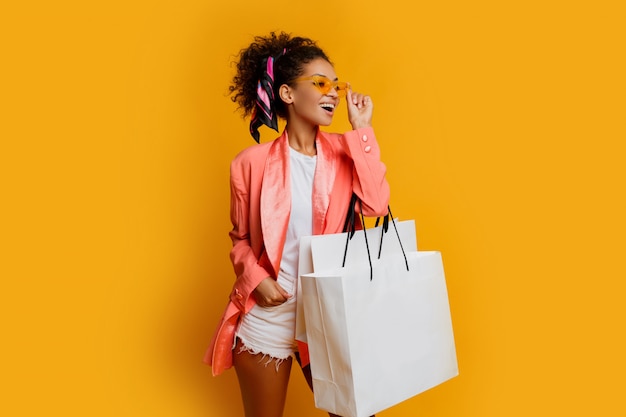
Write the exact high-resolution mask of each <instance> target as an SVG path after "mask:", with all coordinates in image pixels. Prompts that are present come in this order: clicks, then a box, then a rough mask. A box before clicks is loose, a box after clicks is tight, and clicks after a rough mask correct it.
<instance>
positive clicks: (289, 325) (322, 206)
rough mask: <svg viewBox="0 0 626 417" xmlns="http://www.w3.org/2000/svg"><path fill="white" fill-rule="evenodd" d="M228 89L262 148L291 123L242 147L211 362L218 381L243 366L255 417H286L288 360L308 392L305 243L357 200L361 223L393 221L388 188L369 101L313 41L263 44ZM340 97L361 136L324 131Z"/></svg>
mask: <svg viewBox="0 0 626 417" xmlns="http://www.w3.org/2000/svg"><path fill="white" fill-rule="evenodd" d="M230 91H231V93H232V94H233V97H232V100H233V101H234V102H236V103H238V104H239V106H240V108H241V109H242V110H243V112H244V116H251V122H250V132H251V134H252V136H253V137H254V139H255V140H256V141H257V142H259V132H258V128H259V127H260V126H261V125H263V124H265V125H267V126H269V127H271V128H273V129H275V130H278V129H277V117H281V118H284V119H285V120H286V122H287V123H286V127H285V130H284V131H283V133H282V135H281V136H280V137H279V138H278V139H276V140H274V141H273V142H269V143H263V144H259V145H254V146H252V147H250V148H247V149H245V150H244V151H243V152H241V153H240V154H239V155H237V157H236V158H235V159H234V160H233V162H232V164H231V221H232V223H233V229H232V231H231V232H230V237H231V239H232V241H233V248H232V251H231V260H232V263H233V266H234V269H235V273H236V275H237V279H236V281H235V284H234V286H233V290H232V292H231V295H230V302H229V304H228V306H227V308H226V311H225V312H224V315H223V317H222V320H221V323H220V325H219V327H218V329H217V332H216V334H215V336H214V337H213V341H212V342H211V347H210V348H209V350H208V351H207V354H206V357H205V361H206V362H207V363H209V364H211V365H212V367H213V374H214V375H218V374H220V373H221V372H222V371H223V370H224V369H227V368H229V367H230V366H232V365H234V366H235V370H236V372H237V377H238V380H239V385H240V389H241V394H242V399H243V404H244V409H245V413H246V416H247V417H261V416H262V417H280V416H281V415H282V412H283V408H284V404H285V396H286V392H287V383H288V379H289V374H290V369H291V364H292V356H294V357H296V360H298V362H299V363H300V364H301V366H302V369H303V371H304V374H305V377H306V378H307V381H308V382H309V385H311V378H310V369H309V366H308V353H307V350H306V345H304V344H298V343H296V341H295V339H294V334H295V317H296V304H295V302H296V291H295V288H296V280H297V278H296V277H297V276H298V271H297V266H298V242H299V238H300V237H301V236H309V235H317V234H327V233H339V232H341V231H342V226H343V223H344V220H345V216H346V213H347V211H348V207H349V203H350V197H351V196H352V194H353V192H354V193H356V194H357V195H358V197H359V198H360V200H361V202H362V210H363V212H364V214H365V215H369V216H379V215H384V214H386V212H387V207H388V200H389V185H388V183H387V181H386V179H385V166H384V165H383V163H382V162H380V152H379V148H378V144H377V142H376V138H375V136H374V131H373V130H372V127H371V122H372V109H373V104H372V100H371V99H370V97H369V96H366V95H363V94H359V93H355V92H352V91H351V90H350V87H349V85H348V84H347V83H343V82H339V81H337V76H336V74H335V70H334V68H333V66H332V64H331V62H330V60H329V59H328V57H327V56H326V54H325V53H324V52H323V51H322V50H321V49H320V48H319V47H318V46H317V45H316V44H315V42H313V41H312V40H310V39H307V38H301V37H291V36H290V35H288V34H285V33H280V34H278V35H277V34H275V33H271V34H270V35H269V36H267V37H256V38H255V40H254V42H253V43H252V44H251V45H250V46H249V47H248V48H246V49H244V50H242V51H241V53H240V56H239V62H238V65H237V74H236V75H235V77H234V78H233V83H232V85H231V86H230ZM344 95H346V96H347V107H348V119H349V121H350V123H351V125H352V128H353V130H352V131H349V132H346V133H345V134H343V135H340V134H333V133H326V132H322V131H321V130H320V129H319V127H320V126H328V125H330V123H331V121H332V118H333V116H334V114H335V111H336V109H337V108H338V105H339V101H340V96H344ZM330 415H331V416H332V414H330Z"/></svg>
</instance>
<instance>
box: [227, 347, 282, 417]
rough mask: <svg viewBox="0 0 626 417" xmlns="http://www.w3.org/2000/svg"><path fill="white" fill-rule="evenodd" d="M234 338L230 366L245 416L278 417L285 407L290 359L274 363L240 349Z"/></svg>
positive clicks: (272, 360)
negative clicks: (232, 366) (231, 366)
mask: <svg viewBox="0 0 626 417" xmlns="http://www.w3.org/2000/svg"><path fill="white" fill-rule="evenodd" d="M241 347H242V346H241V341H240V340H237V344H236V345H235V352H234V354H233V365H234V367H235V371H236V373H237V378H238V380H239V388H240V390H241V397H242V400H243V407H244V410H245V415H246V417H281V416H282V414H283V409H284V408H285V398H286V395H287V385H288V383H289V374H290V372H291V358H287V359H285V360H282V361H280V363H277V360H276V359H272V358H269V357H267V355H263V354H253V353H250V352H249V351H246V350H242V349H241Z"/></svg>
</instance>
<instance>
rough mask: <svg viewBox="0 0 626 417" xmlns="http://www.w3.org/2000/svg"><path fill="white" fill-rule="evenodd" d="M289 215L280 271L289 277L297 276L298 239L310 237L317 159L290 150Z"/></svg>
mask: <svg viewBox="0 0 626 417" xmlns="http://www.w3.org/2000/svg"><path fill="white" fill-rule="evenodd" d="M289 155H290V161H289V162H290V166H289V171H290V176H291V214H290V216H289V224H288V226H287V236H286V238H285V246H284V248H283V257H282V259H281V260H280V269H281V270H283V271H284V272H285V273H287V274H288V275H291V276H292V277H295V276H297V274H298V253H299V250H300V248H299V243H300V237H302V236H311V235H312V234H313V177H314V175H315V165H316V163H317V157H316V156H307V155H304V154H302V153H300V152H298V151H296V150H294V149H292V148H291V147H289Z"/></svg>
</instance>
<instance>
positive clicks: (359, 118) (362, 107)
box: [346, 88, 374, 129]
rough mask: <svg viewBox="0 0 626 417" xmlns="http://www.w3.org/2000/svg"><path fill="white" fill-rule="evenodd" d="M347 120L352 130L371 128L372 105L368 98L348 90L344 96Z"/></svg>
mask: <svg viewBox="0 0 626 417" xmlns="http://www.w3.org/2000/svg"><path fill="white" fill-rule="evenodd" d="M346 101H347V105H348V120H349V121H350V124H351V125H352V128H353V129H360V128H364V127H372V112H373V110H374V103H372V99H371V97H370V96H366V95H364V94H361V93H357V92H354V91H352V90H351V89H349V88H348V92H347V95H346Z"/></svg>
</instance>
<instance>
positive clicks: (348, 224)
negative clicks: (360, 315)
mask: <svg viewBox="0 0 626 417" xmlns="http://www.w3.org/2000/svg"><path fill="white" fill-rule="evenodd" d="M357 201H358V203H359V205H360V209H361V210H359V212H360V217H361V218H360V220H361V226H362V227H363V237H364V238H365V248H366V249H367V260H368V262H369V265H370V281H371V280H372V279H373V278H374V268H373V267H372V258H371V256H370V248H369V242H368V240H367V233H366V231H365V216H364V215H363V203H362V202H361V200H360V199H359V198H358V196H357V195H356V194H355V193H352V197H351V198H350V206H349V207H348V213H347V215H346V220H345V222H344V224H343V231H344V233H346V247H345V249H344V252H343V262H342V264H341V266H342V267H344V266H345V265H346V257H347V255H348V244H349V242H350V239H352V237H353V236H354V233H355V231H356V222H355V216H354V214H355V212H356V203H357ZM389 218H391V223H392V224H393V228H394V230H395V232H396V236H397V237H398V243H399V244H400V250H402V255H403V256H404V264H405V265H406V270H407V271H408V270H409V261H408V260H407V258H406V253H405V252H404V246H403V245H402V239H400V233H398V227H397V226H396V221H395V220H394V218H393V214H392V213H391V207H390V206H387V214H386V215H385V216H383V226H382V233H381V234H380V245H379V246H378V259H380V256H381V253H382V248H383V236H384V235H385V233H387V231H388V229H389ZM379 223H380V217H378V218H376V225H375V226H374V227H378V224H379Z"/></svg>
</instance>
